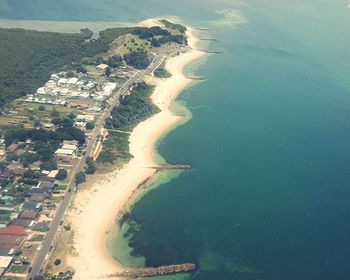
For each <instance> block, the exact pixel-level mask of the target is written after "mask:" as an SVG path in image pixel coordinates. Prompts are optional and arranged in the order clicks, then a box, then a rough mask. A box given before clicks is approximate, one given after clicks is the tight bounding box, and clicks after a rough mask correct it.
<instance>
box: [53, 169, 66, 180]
mask: <svg viewBox="0 0 350 280" xmlns="http://www.w3.org/2000/svg"><path fill="white" fill-rule="evenodd" d="M67 175H68V172H67V170H65V169H60V170H58V173H57V174H56V179H57V180H59V181H62V180H64V179H66V178H67Z"/></svg>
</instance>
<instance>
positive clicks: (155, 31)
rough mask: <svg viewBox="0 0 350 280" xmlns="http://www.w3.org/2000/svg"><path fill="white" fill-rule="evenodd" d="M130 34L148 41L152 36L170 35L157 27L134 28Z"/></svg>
mask: <svg viewBox="0 0 350 280" xmlns="http://www.w3.org/2000/svg"><path fill="white" fill-rule="evenodd" d="M132 34H134V35H138V36H139V37H140V39H150V38H153V37H154V36H169V35H171V33H170V32H169V31H168V30H165V29H162V28H160V27H159V26H153V27H149V28H147V27H140V28H136V29H135V30H134V31H133V32H132Z"/></svg>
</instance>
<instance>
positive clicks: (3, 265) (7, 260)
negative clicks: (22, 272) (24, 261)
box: [0, 256, 13, 277]
mask: <svg viewBox="0 0 350 280" xmlns="http://www.w3.org/2000/svg"><path fill="white" fill-rule="evenodd" d="M12 261H13V257H10V256H0V277H2V276H3V275H4V273H5V271H6V270H7V269H9V268H10V266H11V264H12Z"/></svg>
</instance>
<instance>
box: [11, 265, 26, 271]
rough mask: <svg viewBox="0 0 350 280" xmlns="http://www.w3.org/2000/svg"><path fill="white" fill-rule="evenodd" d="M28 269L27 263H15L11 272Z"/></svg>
mask: <svg viewBox="0 0 350 280" xmlns="http://www.w3.org/2000/svg"><path fill="white" fill-rule="evenodd" d="M26 270H27V266H25V265H13V266H11V268H10V270H9V272H13V273H24V272H25V271H26Z"/></svg>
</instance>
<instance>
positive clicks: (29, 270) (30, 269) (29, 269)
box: [28, 267, 33, 279]
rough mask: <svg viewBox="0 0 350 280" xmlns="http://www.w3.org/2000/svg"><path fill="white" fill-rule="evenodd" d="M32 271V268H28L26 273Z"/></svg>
mask: <svg viewBox="0 0 350 280" xmlns="http://www.w3.org/2000/svg"><path fill="white" fill-rule="evenodd" d="M32 269H33V267H30V268H28V273H30V272H31V271H32ZM30 279H31V278H30Z"/></svg>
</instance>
